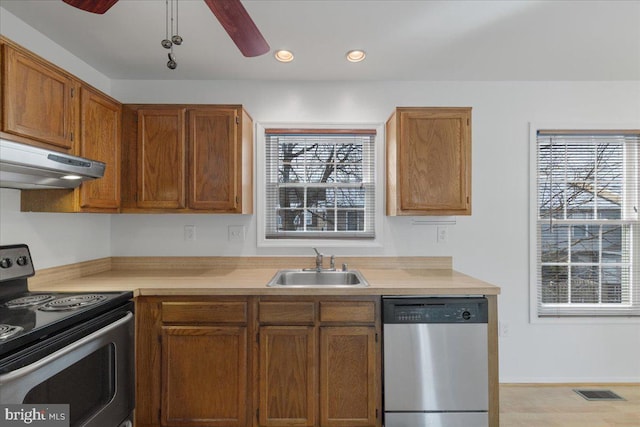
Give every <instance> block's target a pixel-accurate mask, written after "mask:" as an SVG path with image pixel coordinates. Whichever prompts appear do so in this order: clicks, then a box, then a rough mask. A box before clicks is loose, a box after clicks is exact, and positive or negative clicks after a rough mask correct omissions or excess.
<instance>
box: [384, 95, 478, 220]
mask: <svg viewBox="0 0 640 427" xmlns="http://www.w3.org/2000/svg"><path fill="white" fill-rule="evenodd" d="M386 137H387V147H386V156H387V157H386V159H387V215H471V108H470V107H461V108H456V107H400V108H396V110H395V111H394V112H393V114H392V115H391V117H390V118H389V120H388V121H387V125H386Z"/></svg>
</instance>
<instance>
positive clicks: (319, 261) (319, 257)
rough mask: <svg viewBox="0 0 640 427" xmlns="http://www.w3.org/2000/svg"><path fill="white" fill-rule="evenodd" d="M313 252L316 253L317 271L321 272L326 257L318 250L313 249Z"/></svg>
mask: <svg viewBox="0 0 640 427" xmlns="http://www.w3.org/2000/svg"><path fill="white" fill-rule="evenodd" d="M313 250H314V251H316V271H318V272H320V271H322V260H323V257H324V255H322V254H321V253H320V252H318V250H317V249H316V248H313Z"/></svg>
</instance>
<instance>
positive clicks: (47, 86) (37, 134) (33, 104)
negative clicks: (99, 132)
mask: <svg viewBox="0 0 640 427" xmlns="http://www.w3.org/2000/svg"><path fill="white" fill-rule="evenodd" d="M2 74H3V78H2V90H3V97H2V110H3V113H2V131H3V132H6V133H8V134H12V135H16V136H19V137H23V138H26V139H25V140H22V139H20V142H25V143H28V144H32V145H40V146H45V147H48V148H52V149H54V150H58V151H63V152H67V153H69V154H76V152H75V150H74V138H75V137H76V135H77V131H76V127H77V120H76V115H77V108H78V101H77V99H78V98H77V92H78V87H79V83H78V81H76V80H75V79H73V78H72V77H71V76H70V75H69V74H66V73H64V72H63V71H62V70H61V69H59V68H58V67H56V66H54V65H53V64H50V63H48V62H46V61H44V60H42V59H41V58H38V57H37V56H35V55H33V54H31V53H30V52H28V51H26V50H23V49H21V48H19V47H17V46H13V45H10V44H3V73H2Z"/></svg>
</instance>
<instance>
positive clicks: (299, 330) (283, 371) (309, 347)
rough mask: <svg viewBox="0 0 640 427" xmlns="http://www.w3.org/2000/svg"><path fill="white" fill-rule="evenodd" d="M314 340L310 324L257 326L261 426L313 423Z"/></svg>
mask: <svg viewBox="0 0 640 427" xmlns="http://www.w3.org/2000/svg"><path fill="white" fill-rule="evenodd" d="M316 341H317V338H316V331H315V328H314V327H312V326H266V327H261V328H260V359H259V365H260V376H259V378H260V379H259V383H260V386H259V395H260V404H259V411H258V418H259V422H260V425H261V426H269V427H271V426H305V427H307V426H308V427H313V426H315V425H316V418H317V415H316V413H317V409H316V407H317V390H318V386H317V379H316V372H317V370H316V369H317V364H318V362H317V353H316Z"/></svg>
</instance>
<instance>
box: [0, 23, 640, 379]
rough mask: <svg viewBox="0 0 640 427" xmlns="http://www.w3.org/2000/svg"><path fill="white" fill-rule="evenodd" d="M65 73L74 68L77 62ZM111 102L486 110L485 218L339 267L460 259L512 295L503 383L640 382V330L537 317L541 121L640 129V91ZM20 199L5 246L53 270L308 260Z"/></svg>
mask: <svg viewBox="0 0 640 427" xmlns="http://www.w3.org/2000/svg"><path fill="white" fill-rule="evenodd" d="M2 12H3V14H4V11H2ZM3 23H4V21H3ZM3 32H4V27H3ZM30 37H31V36H30ZM16 41H18V42H21V43H23V42H24V41H23V40H20V39H18V38H16ZM32 48H33V47H32ZM34 50H36V49H34ZM36 52H37V50H36ZM38 53H40V52H38ZM60 65H62V66H63V67H65V66H66V64H65V63H64V62H63V63H60ZM111 94H112V96H114V97H115V98H117V99H119V100H120V101H122V102H148V103H154V102H168V103H169V102H175V103H178V102H185V103H186V102H189V103H234V104H235V103H240V104H243V105H245V107H246V108H247V110H248V111H249V112H250V114H251V115H252V116H253V119H254V121H255V122H304V123H311V122H323V123H326V122H336V123H337V122H349V123H353V122H368V123H371V122H379V123H380V122H384V121H385V120H386V119H387V117H388V116H389V114H390V113H391V111H392V109H393V108H394V107H395V106H411V105H430V106H471V107H473V126H472V134H473V143H472V145H473V161H472V164H473V215H472V216H470V217H458V218H457V219H456V221H457V223H456V225H452V226H449V231H450V236H449V242H448V243H447V244H437V243H436V236H435V227H434V226H429V225H427V226H425V225H412V222H411V219H410V218H385V220H384V246H383V247H382V248H367V249H360V250H358V249H344V248H343V249H340V248H331V249H330V251H332V252H335V253H336V254H338V255H343V254H344V255H346V254H367V255H451V256H453V259H454V265H455V268H456V269H457V270H459V271H461V272H464V273H466V274H470V275H473V276H475V277H477V278H480V279H483V280H486V281H488V282H491V283H494V284H496V285H498V286H500V287H501V288H502V294H501V296H500V298H499V312H500V313H499V314H500V318H501V321H503V322H506V323H507V324H508V326H509V336H508V337H503V338H501V339H500V369H501V373H500V377H501V381H503V382H512V381H525V382H529V381H531V382H547V381H552V382H553V381H557V382H592V381H593V382H597V381H640V359H638V357H637V355H638V354H640V333H639V332H638V331H639V330H640V327H639V326H638V324H637V323H635V324H625V323H622V324H612V323H607V322H605V321H597V322H592V323H588V324H585V323H572V324H566V323H552V324H548V323H547V324H539V323H535V324H532V323H529V313H528V310H529V291H528V289H529V288H528V286H529V284H528V277H529V274H528V256H529V241H528V239H529V236H528V221H529V218H528V216H529V206H528V203H529V194H528V188H529V187H528V180H529V175H528V174H529V171H528V169H529V146H528V144H529V141H528V135H529V122H562V123H567V122H577V123H629V122H638V123H639V126H640V81H634V82H360V83H346V82H291V83H277V82H246V81H187V82H178V81H170V82H162V81H119V80H115V81H112V82H111ZM7 192H11V193H7ZM13 192H14V190H2V192H1V195H2V196H3V198H2V206H1V207H0V215H1V216H0V226H1V231H2V238H1V239H0V242H2V243H3V244H4V242H5V241H7V243H8V242H9V241H8V240H5V237H4V236H5V234H7V235H10V236H12V237H11V238H12V239H13V238H14V237H16V236H18V237H19V236H23V235H25V236H30V238H31V239H32V240H33V241H34V242H35V243H36V244H37V245H38V247H39V248H41V249H39V252H40V254H39V255H40V256H42V257H43V258H44V260H43V263H45V264H46V265H59V264H64V263H66V262H69V261H66V260H63V259H62V255H61V253H63V252H66V251H70V252H72V253H76V255H72V256H71V258H76V257H78V258H82V257H85V256H87V257H89V256H94V255H96V257H98V256H102V255H101V254H102V253H105V252H109V253H111V254H112V255H114V256H124V255H174V256H179V255H202V256H207V255H244V256H249V255H256V254H257V255H272V254H280V255H299V254H301V252H302V251H301V250H299V249H295V250H294V249H288V250H287V249H279V250H273V249H272V250H266V249H263V248H257V246H256V243H255V240H256V239H255V232H256V231H255V230H256V224H255V221H256V215H248V216H235V215H113V216H111V223H110V224H109V220H108V216H103V215H94V216H92V215H69V216H65V215H51V214H37V215H36V214H25V213H19V212H17V211H18V200H17V198H16V196H15V195H14V194H13ZM85 217H86V219H85ZM5 218H6V219H5ZM67 218H69V219H67ZM85 221H86V222H87V223H86V224H85V223H84V222H85ZM184 225H196V228H197V240H196V241H195V242H184V240H183V226H184ZM228 225H245V226H246V227H247V239H246V240H245V241H244V242H238V243H231V242H228V241H227V226H228ZM78 226H80V228H79V229H78ZM50 228H54V229H60V230H64V231H66V232H67V233H69V235H71V236H72V238H71V239H70V240H69V244H65V245H64V246H63V247H62V248H60V246H59V245H60V235H59V234H47V233H45V230H46V231H48V230H49V229H50ZM32 229H33V230H35V231H32ZM94 229H96V230H100V231H99V233H102V234H104V236H102V237H100V236H97V237H100V238H103V239H104V240H105V243H102V242H100V243H98V242H86V241H84V240H83V239H82V236H83V234H85V233H86V232H88V230H94ZM32 236H37V237H38V238H35V237H32ZM109 236H110V238H111V246H110V248H109V243H107V242H108V240H109ZM58 248H60V249H58ZM72 248H73V249H72ZM94 252H99V253H100V254H95V253H94ZM309 252H310V251H309ZM326 252H329V250H327V251H326ZM34 256H35V254H34ZM309 256H311V253H309Z"/></svg>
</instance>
